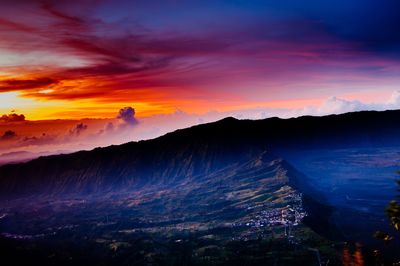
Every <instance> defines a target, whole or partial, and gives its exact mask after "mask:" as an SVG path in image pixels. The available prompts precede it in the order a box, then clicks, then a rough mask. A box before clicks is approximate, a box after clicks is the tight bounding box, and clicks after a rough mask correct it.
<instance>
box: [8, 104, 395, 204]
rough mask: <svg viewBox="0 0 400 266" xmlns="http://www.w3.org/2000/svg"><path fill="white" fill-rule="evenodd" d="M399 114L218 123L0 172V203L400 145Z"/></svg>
mask: <svg viewBox="0 0 400 266" xmlns="http://www.w3.org/2000/svg"><path fill="white" fill-rule="evenodd" d="M399 120H400V111H385V112H358V113H349V114H343V115H331V116H326V117H300V118H292V119H278V118H270V119H265V120H258V121H250V120H236V119H233V118H226V119H223V120H221V121H218V122H215V123H210V124H204V125H199V126H195V127H192V128H188V129H183V130H177V131H175V132H173V133H169V134H167V135H165V136H162V137H160V138H157V139H154V140H148V141H139V142H131V143H127V144H123V145H120V146H110V147H107V148H98V149H95V150H93V151H82V152H78V153H73V154H68V155H58V156H49V157H41V158H39V159H36V160H33V161H31V162H28V163H22V164H15V165H6V166H2V167H0V193H1V195H2V196H1V197H3V198H4V197H9V196H11V195H15V196H16V195H22V194H24V195H29V194H38V193H39V194H40V193H42V194H43V193H44V194H47V195H51V194H54V195H59V194H60V193H67V192H68V193H95V192H102V191H110V190H114V189H127V188H138V187H142V186H145V185H147V184H173V183H175V182H178V181H180V180H182V179H185V178H195V177H196V176H198V175H200V176H201V175H204V174H207V173H210V172H213V171H216V170H218V169H220V168H223V167H225V166H226V165H228V164H231V163H233V162H236V161H241V160H246V159H251V158H253V157H254V156H255V155H257V154H260V153H261V152H265V151H269V152H272V153H275V154H281V155H282V154H285V152H287V151H291V150H301V149H309V148H312V147H318V148H330V147H335V148H339V147H347V146H352V147H355V146H374V145H379V146H382V145H394V144H396V143H397V144H398V143H400V139H399V138H398V137H397V136H399V134H400V123H399Z"/></svg>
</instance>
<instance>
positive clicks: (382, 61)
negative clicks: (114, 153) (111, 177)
mask: <svg viewBox="0 0 400 266" xmlns="http://www.w3.org/2000/svg"><path fill="white" fill-rule="evenodd" d="M0 3H1V8H0V114H4V116H3V119H1V118H0V134H1V135H2V136H0V141H1V142H0V157H1V153H2V152H3V153H7V152H14V151H22V150H24V151H27V150H32V151H34V152H39V151H49V152H50V151H51V152H54V151H56V150H64V149H65V150H68V151H70V150H78V149H80V148H91V147H95V146H104V145H109V144H113V143H122V142H124V141H129V140H137V139H146V138H151V137H155V136H158V135H160V134H163V133H165V132H167V131H170V130H174V129H176V128H180V127H184V126H189V125H193V124H198V123H202V122H207V121H213V120H215V119H219V118H222V117H224V116H227V115H233V116H236V117H238V118H265V117H269V116H274V115H278V116H282V117H289V116H298V115H303V114H313V115H322V114H329V113H341V112H346V111H357V110H364V109H376V110H383V109H394V108H399V107H400V97H399V96H400V94H399V92H398V90H399V89H400V31H399V29H398V25H400V16H399V10H400V1H396V0H393V1H391V0H384V1H375V0H336V1H316V0H305V1H297V0H280V1H267V0H266V1H205V0H203V1H177V0H173V1H172V0H171V1H168V0H166V1H150V0H147V1H140V0H139V1H111V0H93V1H66V0H59V1H46V0H43V1H39V0H37V1H36V0H1V1H0ZM124 107H132V108H131V109H123V108H124ZM121 109H122V110H121ZM120 110H121V111H122V112H124V113H123V115H125V114H126V115H129V116H131V117H130V118H128V120H126V119H124V117H122V116H121V115H120V114H118V112H120ZM125 112H126V113H125ZM20 115H23V117H24V118H23V119H22V116H20ZM0 116H1V115H0ZM82 119H85V120H82ZM129 119H134V120H135V121H136V122H135V123H131V122H129V121H130V120H129ZM111 125H112V126H111ZM120 129H121V130H120ZM75 130H77V131H76V132H78V133H74V132H75ZM107 130H112V131H113V132H114V133H113V134H112V138H110V137H104V135H102V137H101V138H100V137H99V138H96V137H93V136H97V135H98V134H100V135H101V134H105V133H104V132H107ZM10 131H11V132H13V133H10ZM116 131H118V132H119V133H118V134H115V132H116ZM121 131H124V132H123V133H121ZM7 132H8V133H7ZM110 132H111V131H110ZM127 132H128V133H127ZM85 134H86V137H83V136H84V135H85ZM122 136H124V137H122ZM27 138H28V139H27ZM32 138H34V139H32ZM89 140H90V141H89ZM43 145H47V146H45V147H43ZM49 145H51V146H49Z"/></svg>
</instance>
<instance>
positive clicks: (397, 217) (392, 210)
mask: <svg viewBox="0 0 400 266" xmlns="http://www.w3.org/2000/svg"><path fill="white" fill-rule="evenodd" d="M397 174H398V175H400V171H398V172H397ZM396 182H397V185H398V189H397V191H400V180H397V181H396ZM397 198H399V196H397ZM385 214H386V216H387V217H388V218H389V221H390V224H391V225H392V227H393V228H394V229H395V230H396V231H397V232H398V231H399V229H400V205H399V202H398V200H392V201H391V202H390V203H389V204H388V206H387V207H386V211H385ZM375 237H376V238H379V239H382V240H384V241H385V242H390V241H392V240H393V239H395V236H392V235H390V234H389V233H387V232H384V231H377V232H376V233H375Z"/></svg>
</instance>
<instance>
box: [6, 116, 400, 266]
mask: <svg viewBox="0 0 400 266" xmlns="http://www.w3.org/2000/svg"><path fill="white" fill-rule="evenodd" d="M399 120H400V111H385V112H357V113H348V114H343V115H331V116H325V117H300V118H291V119H279V118H269V119H265V120H257V121H251V120H237V119H234V118H226V119H223V120H221V121H217V122H215V123H209V124H203V125H198V126H194V127H191V128H187V129H182V130H177V131H175V132H172V133H169V134H166V135H164V136H162V137H159V138H156V139H153V140H147V141H139V142H130V143H126V144H123V145H119V146H110V147H106V148H97V149H94V150H92V151H81V152H77V153H72V154H66V155H55V156H47V157H40V158H38V159H35V160H32V161H30V162H26V163H19V164H10V165H4V166H1V167H0V202H1V205H0V233H1V235H2V236H3V238H4V239H3V240H2V241H3V242H4V243H3V242H1V241H0V247H2V248H4V250H9V253H8V255H7V256H12V257H13V258H15V257H20V258H25V259H26V258H29V260H30V261H37V262H40V263H42V264H43V262H46V263H49V264H65V263H66V261H68V258H67V257H68V256H70V257H71V258H72V257H73V258H74V260H73V261H71V263H73V264H85V265H87V264H98V263H99V262H100V261H101V262H103V264H132V263H134V264H137V265H149V264H150V265H158V264H165V263H166V262H168V263H170V264H171V260H172V261H175V262H177V261H178V262H186V263H176V264H177V265H180V264H199V265H203V264H206V265H208V262H209V264H223V263H227V265H243V264H246V263H247V264H248V263H250V264H254V265H257V264H263V265H264V264H265V263H271V264H278V265H279V264H282V265H290V264H293V265H299V264H303V265H308V264H311V263H316V262H317V261H316V260H317V258H318V260H321V258H322V260H326V261H327V260H329V261H330V262H331V263H332V262H334V261H338V260H340V259H339V258H340V252H341V248H342V246H340V245H339V246H336V243H335V242H332V241H334V240H335V239H344V235H343V234H344V232H343V231H342V230H341V229H340V228H339V227H340V226H339V227H338V223H337V220H338V219H332V217H333V215H336V217H338V216H339V217H340V214H339V215H338V212H337V211H336V209H335V206H331V204H329V201H327V199H326V197H325V195H324V191H321V190H318V189H317V188H316V187H315V184H313V182H312V180H311V179H310V178H309V177H307V176H306V175H304V174H303V173H301V172H300V171H299V170H298V169H296V168H295V167H293V166H292V164H291V160H293V161H296V160H295V158H294V157H296V156H297V157H303V156H302V155H303V154H304V156H305V155H306V154H307V151H308V150H315V149H318V150H326V151H331V150H333V149H342V150H348V149H350V148H351V149H355V148H364V147H391V146H394V145H399V144H400V141H399V138H398V136H399V133H400V123H398V122H399ZM285 158H290V160H289V161H288V160H286V159H285ZM304 158H305V157H304ZM304 158H303V159H304ZM339 219H340V218H339ZM328 239H329V240H328ZM0 240H1V238H0ZM249 241H250V242H249ZM2 243H3V244H2ZM32 243H34V246H32V245H30V244H32ZM10 247H18V248H17V249H11V250H10ZM55 247H57V248H55ZM91 247H96V248H94V249H92V248H91ZM316 247H317V249H315V248H316ZM16 250H18V251H16ZM177 250H180V252H177ZM266 250H268V252H266ZM315 250H317V252H318V256H315ZM19 252H20V253H19ZM82 252H83V253H85V255H83V253H82ZM238 252H239V253H241V254H242V253H243V254H248V252H250V253H249V254H251V255H243V254H242V255H240V256H238V255H237V254H239V253H238ZM66 254H67V255H66ZM235 254H236V255H235ZM28 255H29V256H28ZM65 256H67V257H65ZM182 256H183V257H182ZM186 256H188V257H186ZM29 260H27V261H28V262H30V261H29ZM27 261H25V260H24V259H22V261H20V262H21V263H22V264H23V263H26V262H27ZM207 261H208V262H207ZM206 262H207V263H206ZM318 263H321V261H318ZM28 264H29V263H28ZM172 264H174V263H172Z"/></svg>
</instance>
